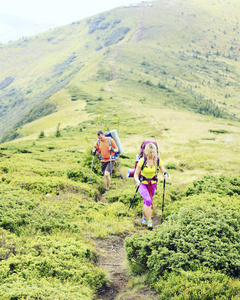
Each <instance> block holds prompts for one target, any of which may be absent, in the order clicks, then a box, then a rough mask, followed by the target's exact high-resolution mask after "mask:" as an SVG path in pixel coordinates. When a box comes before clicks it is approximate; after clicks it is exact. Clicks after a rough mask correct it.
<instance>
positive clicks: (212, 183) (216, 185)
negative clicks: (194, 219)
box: [186, 175, 240, 196]
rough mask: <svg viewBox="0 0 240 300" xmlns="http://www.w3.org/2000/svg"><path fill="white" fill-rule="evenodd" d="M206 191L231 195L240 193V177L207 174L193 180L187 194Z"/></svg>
mask: <svg viewBox="0 0 240 300" xmlns="http://www.w3.org/2000/svg"><path fill="white" fill-rule="evenodd" d="M206 192H208V193H217V194H222V195H229V196H232V195H234V194H237V195H240V177H238V176H231V175H229V176H224V175H220V176H212V175H206V176H204V177H203V178H202V179H199V180H196V181H194V182H193V184H192V185H191V186H190V187H189V188H188V189H187V191H186V196H190V195H199V194H202V193H206Z"/></svg>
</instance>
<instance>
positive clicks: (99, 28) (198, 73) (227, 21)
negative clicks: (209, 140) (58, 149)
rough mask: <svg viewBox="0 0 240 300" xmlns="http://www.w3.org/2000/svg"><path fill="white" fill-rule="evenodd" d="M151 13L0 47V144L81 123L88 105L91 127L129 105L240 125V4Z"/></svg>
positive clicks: (173, 6) (146, 7) (196, 4)
mask: <svg viewBox="0 0 240 300" xmlns="http://www.w3.org/2000/svg"><path fill="white" fill-rule="evenodd" d="M150 4H151V3H146V2H143V3H140V4H138V5H134V6H126V7H120V8H116V9H113V10H111V11H107V12H105V13H101V14H98V15H96V16H93V17H90V18H86V19H84V20H81V21H78V22H74V23H72V24H70V25H67V26H63V27H60V28H56V29H53V30H49V31H48V32H46V33H43V34H40V35H37V36H34V37H29V38H24V39H22V40H19V41H16V42H13V43H8V44H6V45H2V46H0V70H1V72H0V138H1V137H2V141H7V140H9V139H13V138H17V137H19V136H22V135H26V134H31V133H32V132H36V130H37V131H38V132H39V131H40V130H43V128H44V130H45V129H47V128H50V127H51V126H52V127H53V126H54V127H57V124H58V123H59V122H61V123H62V124H64V126H67V125H68V124H73V122H78V123H79V122H80V120H79V117H78V112H79V111H80V109H82V108H83V107H85V106H84V104H85V105H86V107H85V112H87V113H89V116H90V117H96V118H97V119H101V118H102V117H103V116H105V117H112V116H113V115H116V114H117V113H118V114H120V112H122V113H126V111H127V109H128V108H127V107H125V105H128V104H129V105H130V104H131V105H133V106H141V108H142V111H143V112H144V107H153V108H154V107H159V108H162V107H163V108H166V107H167V108H168V109H173V110H176V109H177V110H182V111H191V112H194V113H196V114H202V115H208V116H212V117H215V118H224V119H229V120H237V121H239V119H240V102H239V89H240V80H239V78H240V69H239V57H240V40H239V36H240V35H239V34H240V28H239V21H238V18H239V11H240V1H239V0H232V1H231V3H230V2H229V3H226V1H217V2H214V3H211V2H209V1H208V0H202V1H196V0H194V1H192V0H178V1H170V0H161V1H160V0H159V1H155V2H154V3H153V4H151V5H150ZM81 103H82V105H81ZM70 110H71V111H70ZM60 112H62V114H61V116H60ZM50 115H51V122H50ZM48 116H49V117H48ZM63 116H64V117H63ZM73 116H76V118H74V117H73ZM53 118H55V119H54V120H53ZM115 118H117V116H115ZM39 119H40V120H43V121H42V122H41V121H39V122H38V123H37V124H36V123H34V122H35V121H36V120H39ZM33 121H34V122H33ZM26 124H28V125H26ZM31 124H32V128H35V129H34V130H35V131H34V130H33V129H31ZM26 126H27V128H26Z"/></svg>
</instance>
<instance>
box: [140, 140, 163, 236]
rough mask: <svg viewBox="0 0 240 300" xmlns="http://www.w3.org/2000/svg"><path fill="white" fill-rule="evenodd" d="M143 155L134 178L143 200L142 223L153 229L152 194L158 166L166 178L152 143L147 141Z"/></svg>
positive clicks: (155, 183) (155, 184)
mask: <svg viewBox="0 0 240 300" xmlns="http://www.w3.org/2000/svg"><path fill="white" fill-rule="evenodd" d="M144 152H145V157H142V158H141V159H140V160H139V162H138V164H137V167H136V170H135V173H134V179H135V181H136V184H137V186H139V185H140V187H139V193H140V195H141V196H142V198H143V200H144V204H143V219H142V222H141V223H142V225H147V228H148V229H150V230H151V229H153V223H152V208H151V206H153V200H152V198H153V195H154V193H155V189H156V186H157V171H158V167H160V170H161V172H162V174H163V177H164V178H165V180H167V178H168V173H167V172H166V170H165V168H164V166H163V162H162V161H161V159H159V158H158V156H157V149H156V146H155V145H154V144H153V143H148V144H147V145H146V147H145V151H144Z"/></svg>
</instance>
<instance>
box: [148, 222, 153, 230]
mask: <svg viewBox="0 0 240 300" xmlns="http://www.w3.org/2000/svg"><path fill="white" fill-rule="evenodd" d="M147 229H148V230H152V229H153V223H152V220H151V221H148V223H147Z"/></svg>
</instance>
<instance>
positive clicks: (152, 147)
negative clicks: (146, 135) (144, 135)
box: [144, 143, 157, 170]
mask: <svg viewBox="0 0 240 300" xmlns="http://www.w3.org/2000/svg"><path fill="white" fill-rule="evenodd" d="M150 151H152V152H153V161H154V165H155V166H156V170H157V148H156V146H155V145H154V144H153V143H148V144H147V145H146V147H145V150H144V153H145V154H146V156H147V157H148V155H149V152H150Z"/></svg>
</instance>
